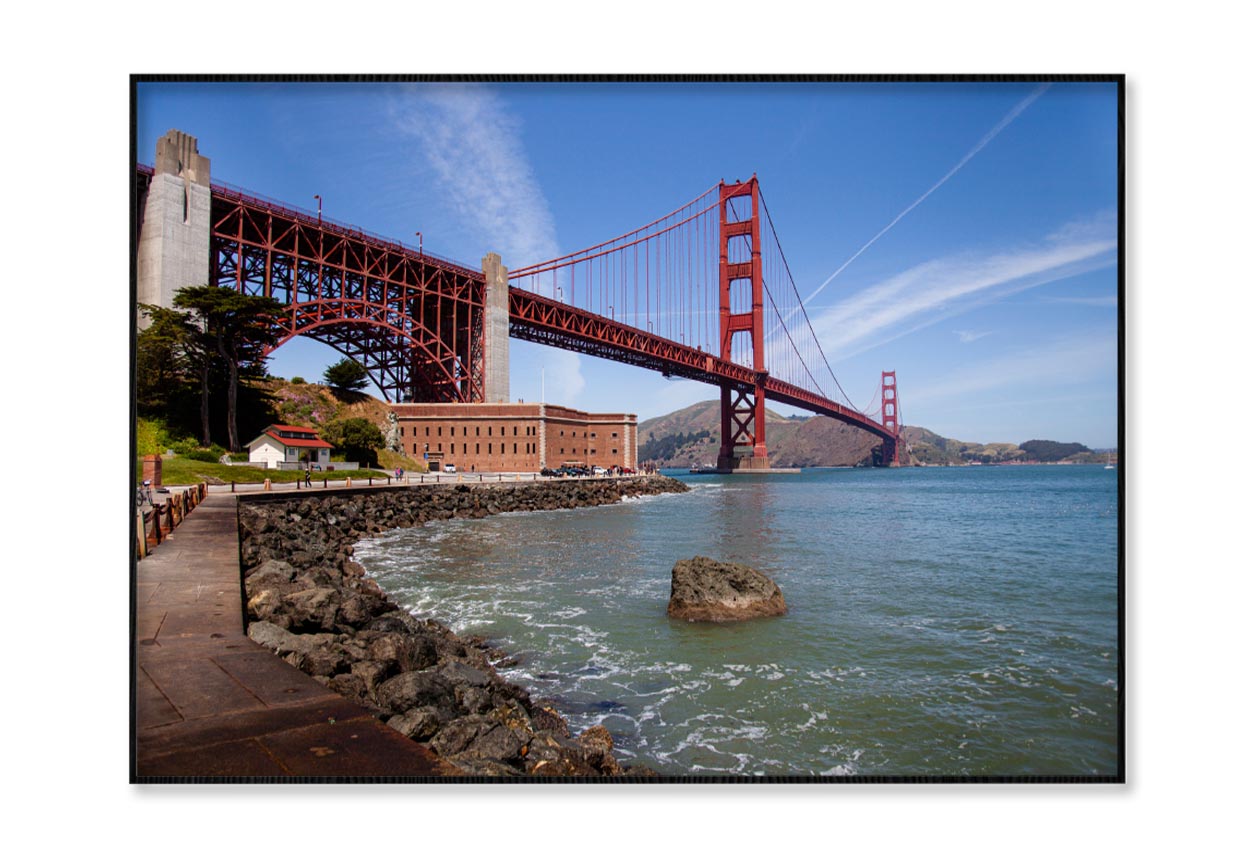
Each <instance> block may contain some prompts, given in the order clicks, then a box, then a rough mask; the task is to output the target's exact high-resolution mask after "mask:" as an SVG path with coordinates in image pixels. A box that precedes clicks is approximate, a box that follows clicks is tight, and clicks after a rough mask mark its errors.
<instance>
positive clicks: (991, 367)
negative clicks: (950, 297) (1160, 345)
mask: <svg viewBox="0 0 1253 853" xmlns="http://www.w3.org/2000/svg"><path fill="white" fill-rule="evenodd" d="M1117 369H1118V342H1117V340H1116V339H1115V337H1114V336H1113V335H1107V334H1102V335H1097V336H1068V337H1064V338H1057V339H1054V340H1052V341H1049V342H1047V343H1045V344H1043V345H1040V346H1037V347H1032V348H1020V349H1018V350H1016V351H1012V352H1009V353H1004V354H1000V355H998V356H997V357H996V358H994V359H988V360H986V361H982V362H980V363H978V364H975V365H970V366H967V367H963V368H959V369H957V370H954V371H952V372H950V373H948V374H947V375H946V376H945V378H943V379H942V380H940V381H937V382H929V383H927V384H925V385H923V386H922V387H920V388H918V389H916V390H913V391H911V392H910V398H911V399H912V400H913V401H915V402H925V401H927V400H943V401H946V402H948V403H950V404H951V403H954V402H958V403H961V404H962V405H966V404H967V401H966V400H965V399H963V398H968V397H970V396H972V395H975V394H978V393H980V392H983V391H989V390H992V389H996V388H1028V387H1029V388H1033V389H1039V388H1047V387H1054V386H1069V385H1076V384H1080V383H1083V382H1087V381H1090V380H1092V379H1095V378H1099V377H1109V378H1110V379H1111V380H1112V379H1113V377H1115V375H1116V373H1117Z"/></svg>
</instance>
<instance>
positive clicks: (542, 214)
mask: <svg viewBox="0 0 1253 853" xmlns="http://www.w3.org/2000/svg"><path fill="white" fill-rule="evenodd" d="M392 122H393V124H394V126H395V127H396V129H397V130H398V131H399V132H400V133H402V134H404V135H406V136H409V137H412V138H413V139H415V140H416V141H417V142H418V143H419V146H420V153H421V155H422V156H423V157H424V158H425V160H426V161H427V163H428V165H429V166H430V168H431V171H432V173H433V175H434V178H435V184H436V186H435V187H434V189H435V190H436V191H438V192H439V193H440V194H441V196H442V197H443V198H444V199H445V200H446V202H447V204H448V205H449V206H450V207H451V208H452V210H453V213H454V214H455V215H456V216H457V217H458V219H460V220H461V221H462V223H463V224H464V225H465V227H466V228H468V229H470V230H471V231H472V232H473V233H475V234H476V235H478V236H479V238H480V239H481V240H482V241H483V245H484V246H485V247H487V248H486V249H485V252H486V251H496V252H499V253H500V255H501V257H502V258H503V259H504V262H505V265H506V266H508V267H510V268H516V267H520V266H522V265H524V264H529V263H536V262H538V261H542V260H547V259H548V258H554V257H556V256H558V255H559V254H561V252H560V249H559V246H558V243H557V236H556V227H555V226H554V224H553V217H552V213H551V211H550V210H549V208H548V202H547V200H546V199H545V198H544V193H543V191H542V190H541V189H540V186H539V182H538V181H537V180H536V178H535V172H534V170H533V169H532V168H531V164H530V161H529V160H528V158H527V156H526V151H525V150H524V148H523V146H522V141H521V139H520V138H519V124H518V122H517V120H516V119H514V118H513V117H512V116H511V115H510V114H509V113H508V111H507V109H506V107H505V106H504V104H503V103H501V101H500V100H499V98H497V97H496V96H495V95H494V94H493V93H492V92H491V91H490V90H489V89H487V88H484V87H482V86H472V85H458V84H438V85H429V86H420V87H414V88H413V89H411V90H410V95H409V97H407V98H405V99H403V100H398V101H397V102H395V104H394V105H393V110H392ZM415 189H416V188H415ZM419 191H421V192H424V193H429V192H431V189H430V188H421V189H420V190H419Z"/></svg>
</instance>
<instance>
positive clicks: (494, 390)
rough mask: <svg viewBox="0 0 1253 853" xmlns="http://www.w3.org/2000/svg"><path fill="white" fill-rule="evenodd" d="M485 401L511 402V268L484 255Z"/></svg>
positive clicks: (488, 255)
mask: <svg viewBox="0 0 1253 853" xmlns="http://www.w3.org/2000/svg"><path fill="white" fill-rule="evenodd" d="M483 278H484V279H485V280H486V282H487V286H486V288H485V289H484V293H483V303H484V305H483V311H484V315H483V402H485V403H508V402H509V270H508V269H507V268H506V267H505V266H504V265H503V264H502V263H501V260H500V255H498V254H496V253H495V252H488V253H487V255H486V256H485V257H484V258H483Z"/></svg>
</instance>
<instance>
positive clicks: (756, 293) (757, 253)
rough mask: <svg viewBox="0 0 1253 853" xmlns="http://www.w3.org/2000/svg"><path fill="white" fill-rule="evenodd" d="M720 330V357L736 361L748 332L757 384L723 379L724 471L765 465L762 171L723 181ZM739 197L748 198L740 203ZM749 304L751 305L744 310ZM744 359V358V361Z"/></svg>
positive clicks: (721, 462) (721, 466) (721, 467)
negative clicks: (738, 338) (738, 344)
mask: <svg viewBox="0 0 1253 853" xmlns="http://www.w3.org/2000/svg"><path fill="white" fill-rule="evenodd" d="M719 194H720V201H721V204H720V205H719V211H718V236H719V239H718V281H719V302H718V329H719V338H720V341H721V344H720V352H719V357H720V358H722V359H724V360H726V361H735V360H736V359H735V358H734V354H733V348H732V344H733V343H735V342H736V336H737V335H739V336H743V335H747V336H748V339H749V346H750V347H751V349H752V367H753V372H754V373H755V374H756V377H757V379H756V383H755V384H754V385H753V386H752V387H748V388H746V387H743V386H738V385H732V384H731V383H729V382H723V383H721V389H722V448H721V449H720V450H719V452H718V468H719V470H724V471H732V470H737V469H739V470H765V469H767V468H769V467H770V460H769V458H768V457H767V454H766V388H765V383H766V377H767V376H768V375H769V374H768V373H767V371H766V369H765V347H764V343H763V323H762V303H763V284H762V272H761V219H760V217H759V209H760V204H761V199H760V195H759V193H758V189H757V176H756V175H753V177H752V178H751V179H750V180H749V181H748V182H747V183H742V182H737V183H734V184H727V183H722V184H720V185H719ZM736 199H747V200H748V202H747V203H745V202H744V201H741V202H740V203H739V205H736V204H735V200H736ZM745 308H747V309H748V310H744V309H745ZM741 363H742V362H741Z"/></svg>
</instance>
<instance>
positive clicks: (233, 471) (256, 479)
mask: <svg viewBox="0 0 1253 853" xmlns="http://www.w3.org/2000/svg"><path fill="white" fill-rule="evenodd" d="M141 465H142V463H141ZM371 476H373V477H374V478H375V479H376V480H377V479H383V478H386V477H387V474H386V473H385V472H383V471H375V470H370V469H367V468H362V469H361V470H359V471H314V472H313V473H312V478H313V481H314V482H321V481H322V480H323V479H327V480H345V479H348V478H350V477H351V478H352V479H354V480H364V479H368V478H369V477H371ZM304 478H305V474H304V472H303V471H279V470H275V469H271V468H252V467H250V466H247V465H219V464H217V463H216V462H197V461H196V460H194V459H187V458H185V457H182V456H175V457H173V458H167V459H163V460H161V482H162V484H163V485H167V486H192V485H195V484H196V483H201V482H208V483H263V482H265V481H266V480H267V479H268V480H269V481H270V482H271V483H294V482H296V481H297V480H300V481H301V482H303V481H304Z"/></svg>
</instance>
